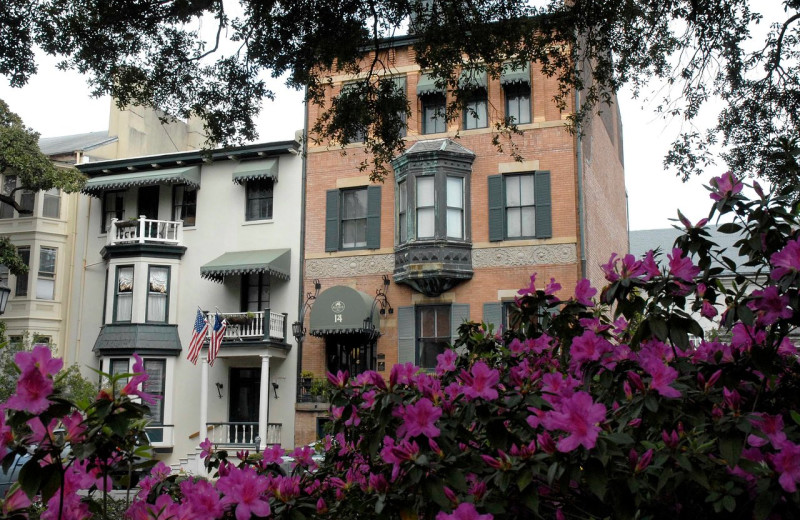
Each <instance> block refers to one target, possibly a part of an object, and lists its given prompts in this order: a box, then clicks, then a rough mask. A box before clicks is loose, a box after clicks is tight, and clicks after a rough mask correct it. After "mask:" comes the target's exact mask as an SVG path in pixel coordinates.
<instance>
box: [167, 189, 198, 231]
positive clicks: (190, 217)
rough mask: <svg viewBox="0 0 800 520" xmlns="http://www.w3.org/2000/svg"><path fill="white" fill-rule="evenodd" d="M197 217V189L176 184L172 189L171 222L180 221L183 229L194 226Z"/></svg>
mask: <svg viewBox="0 0 800 520" xmlns="http://www.w3.org/2000/svg"><path fill="white" fill-rule="evenodd" d="M196 217H197V188H195V187H192V186H187V185H185V184H178V185H175V186H173V187H172V220H175V221H178V220H182V221H183V225H184V227H186V226H194V224H195V219H196Z"/></svg>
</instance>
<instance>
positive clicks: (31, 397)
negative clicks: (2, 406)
mask: <svg viewBox="0 0 800 520" xmlns="http://www.w3.org/2000/svg"><path fill="white" fill-rule="evenodd" d="M14 362H15V363H16V364H17V366H18V367H19V369H20V372H21V374H20V376H19V379H18V380H17V390H16V393H15V394H14V395H12V396H11V397H10V398H9V399H8V401H7V402H6V407H7V408H10V409H12V410H22V411H28V412H30V413H33V414H39V413H42V412H43V411H45V410H46V409H47V407H48V406H49V403H50V401H49V400H48V399H47V398H48V397H49V396H50V394H52V393H53V378H52V376H53V375H54V374H56V373H58V371H59V370H61V367H62V366H63V364H64V363H63V361H62V360H60V359H53V357H52V354H51V352H50V348H49V347H45V346H43V345H38V346H36V347H34V348H33V350H32V351H31V352H17V354H16V355H15V356H14Z"/></svg>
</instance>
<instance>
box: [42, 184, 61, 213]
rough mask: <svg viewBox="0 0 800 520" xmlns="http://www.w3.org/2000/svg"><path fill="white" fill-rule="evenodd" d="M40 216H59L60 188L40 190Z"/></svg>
mask: <svg viewBox="0 0 800 520" xmlns="http://www.w3.org/2000/svg"><path fill="white" fill-rule="evenodd" d="M42 216H43V217H47V218H60V217H61V190H59V189H58V188H51V189H49V190H47V191H43V192H42Z"/></svg>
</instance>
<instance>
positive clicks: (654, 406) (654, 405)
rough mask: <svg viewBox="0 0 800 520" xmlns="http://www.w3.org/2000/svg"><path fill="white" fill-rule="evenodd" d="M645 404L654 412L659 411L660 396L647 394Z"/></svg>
mask: <svg viewBox="0 0 800 520" xmlns="http://www.w3.org/2000/svg"><path fill="white" fill-rule="evenodd" d="M644 406H645V408H647V409H648V410H650V411H651V412H653V413H656V412H657V411H658V398H657V397H656V396H655V395H653V394H647V397H645V398H644Z"/></svg>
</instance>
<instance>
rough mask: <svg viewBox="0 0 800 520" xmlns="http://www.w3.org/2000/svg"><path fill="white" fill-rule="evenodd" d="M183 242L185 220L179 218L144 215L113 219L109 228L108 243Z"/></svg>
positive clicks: (171, 243) (172, 243) (177, 243)
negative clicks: (159, 217)
mask: <svg viewBox="0 0 800 520" xmlns="http://www.w3.org/2000/svg"><path fill="white" fill-rule="evenodd" d="M181 242H183V222H182V221H180V220H178V221H174V220H156V219H150V218H145V217H144V216H141V217H139V218H138V219H134V220H117V219H115V218H112V219H111V226H110V227H109V229H108V238H107V239H106V243H107V244H108V245H117V244H144V243H155V244H169V245H179V244H180V243H181Z"/></svg>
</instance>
